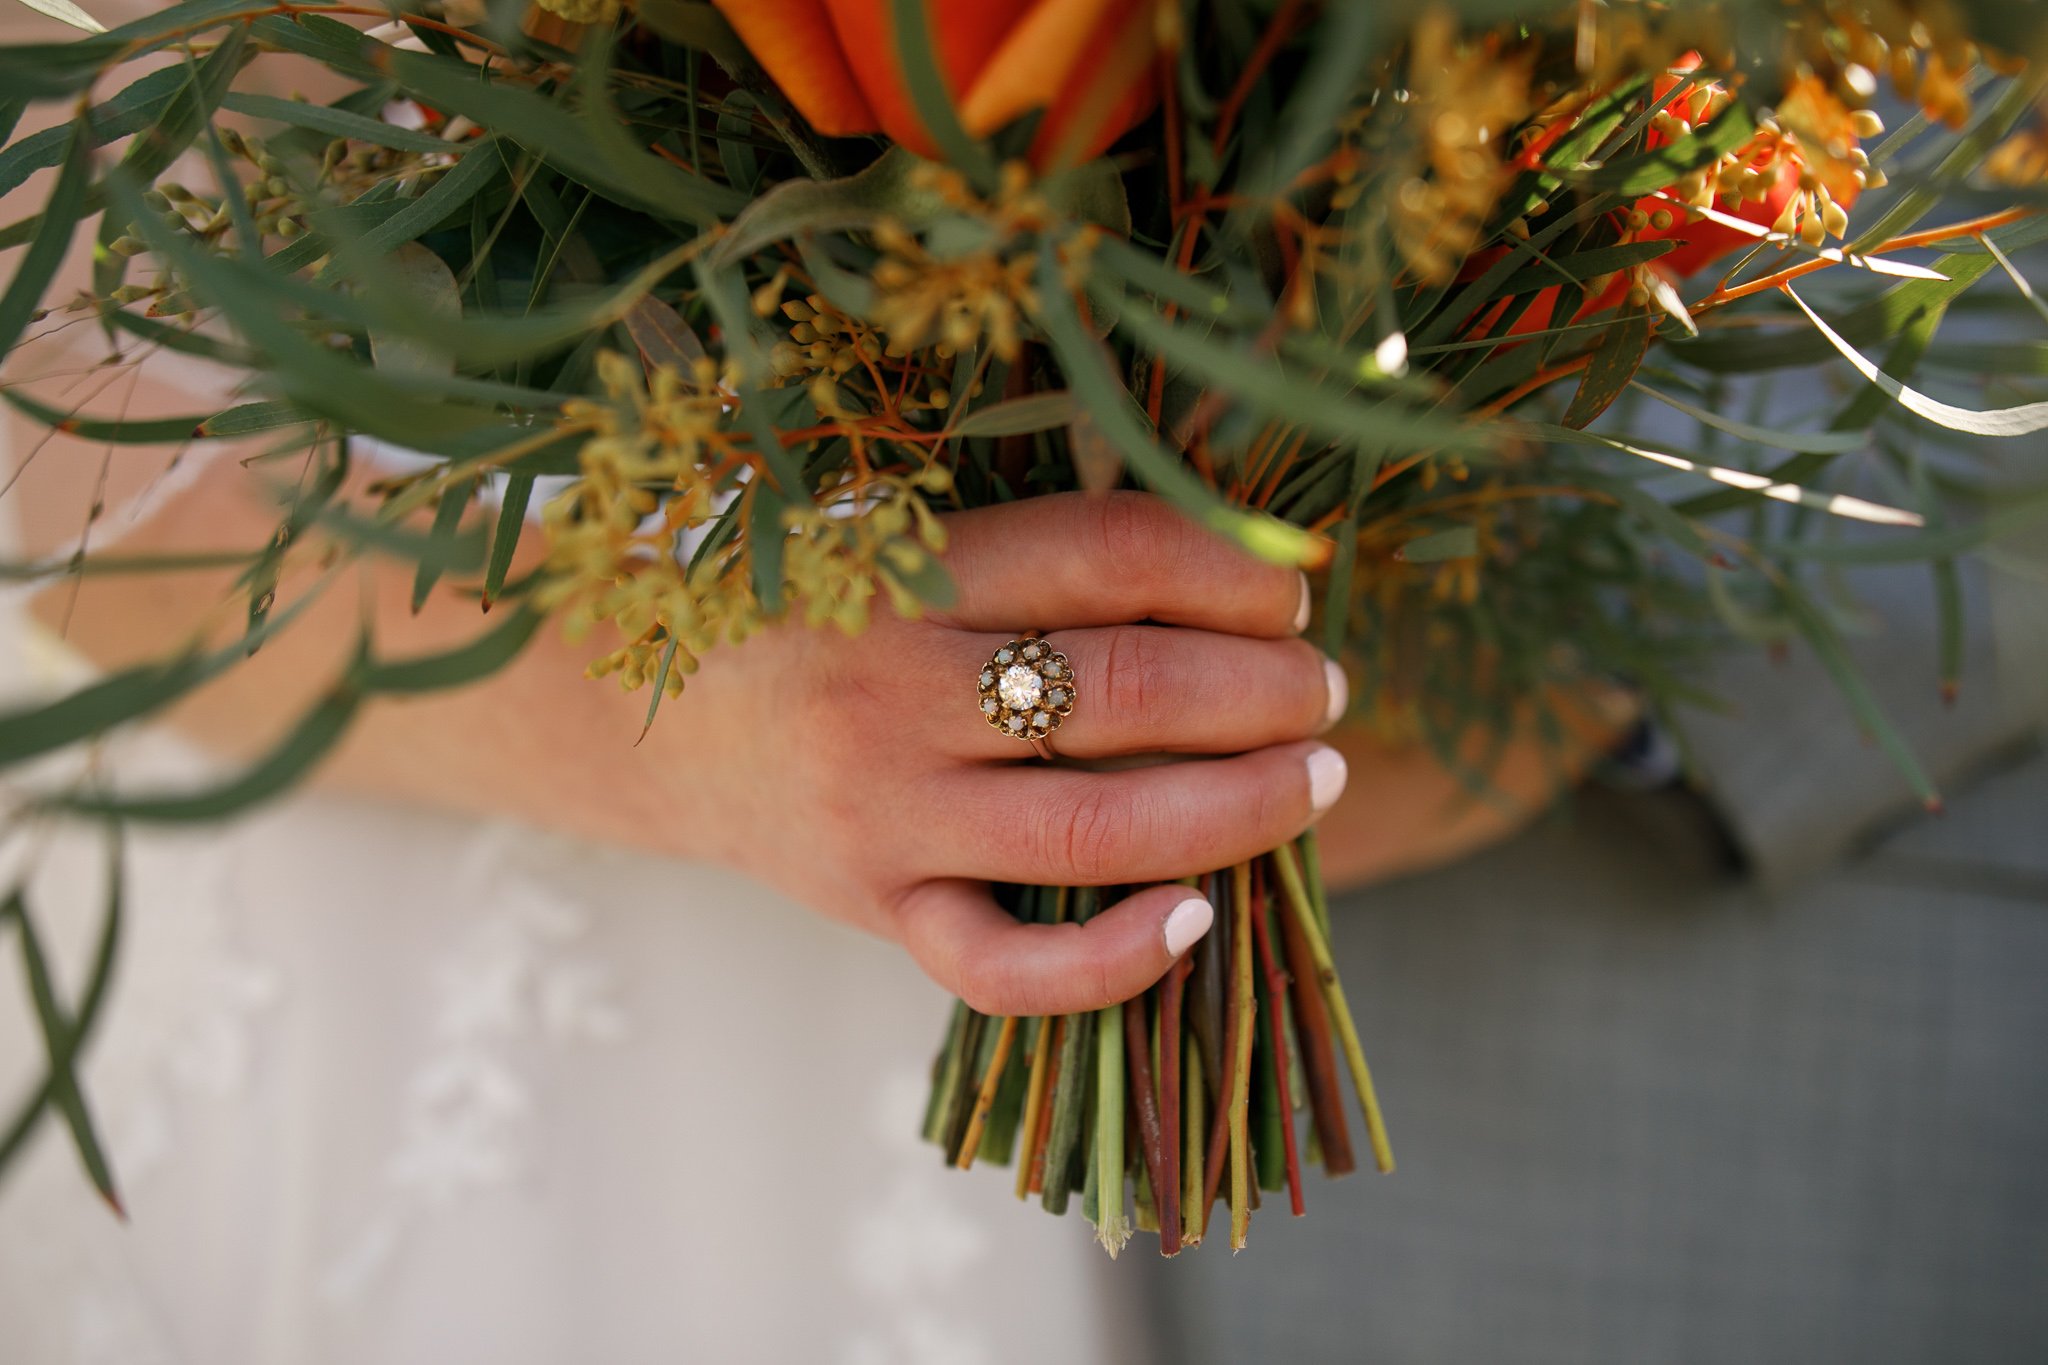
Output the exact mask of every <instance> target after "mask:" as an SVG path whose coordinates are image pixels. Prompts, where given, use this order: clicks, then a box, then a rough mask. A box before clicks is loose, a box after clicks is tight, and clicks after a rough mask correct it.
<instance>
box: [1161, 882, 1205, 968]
mask: <svg viewBox="0 0 2048 1365" xmlns="http://www.w3.org/2000/svg"><path fill="white" fill-rule="evenodd" d="M1215 922H1216V910H1215V908H1214V907H1213V906H1211V905H1210V904H1209V902H1207V901H1206V900H1203V899H1202V898H1201V897H1200V896H1190V897H1188V898H1187V899H1186V900H1184V901H1182V902H1181V903H1180V904H1179V905H1176V906H1174V907H1173V913H1171V914H1169V915H1168V916H1167V917H1166V951H1167V953H1168V955H1169V956H1172V957H1179V956H1180V955H1181V954H1182V953H1184V952H1186V951H1187V950H1188V949H1190V948H1192V947H1194V946H1195V943H1196V941H1197V940H1198V939H1200V938H1201V937H1202V935H1204V934H1206V933H1208V932H1209V926H1210V925H1212V924H1214V923H1215Z"/></svg>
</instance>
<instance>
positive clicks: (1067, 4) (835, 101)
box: [713, 0, 1157, 169]
mask: <svg viewBox="0 0 2048 1365" xmlns="http://www.w3.org/2000/svg"><path fill="white" fill-rule="evenodd" d="M713 3H715V4H716V5H717V7H718V9H719V10H720V12H722V13H723V14H724V15H725V18H726V21H727V22H728V23H730V24H731V25H732V26H733V30H734V31H735V32H737V33H738V34H739V36H740V39H741V41H743V42H744V43H746V45H747V50H748V51H750V52H752V53H753V54H754V57H755V60H757V61H759V62H760V63H761V65H762V66H763V67H764V68H766V69H767V72H768V74H769V75H770V76H772V77H774V79H775V83H776V85H777V86H778V87H780V88H781V90H782V93H783V94H784V95H786V96H788V98H789V101H790V103H792V104H794V105H795V106H796V107H797V109H798V110H799V111H800V112H801V113H802V114H803V116H804V117H805V118H806V119H809V120H810V123H811V126H812V127H814V128H816V129H817V130H818V131H819V132H821V133H825V134H827V135H829V136H832V137H848V136H851V135H853V134H857V133H886V134H888V135H889V136H890V137H891V138H893V139H895V140H896V141H897V142H900V143H902V144H903V145H904V146H906V147H908V148H909V149H910V150H912V151H913V152H916V153H917V154H918V155H920V156H927V157H936V156H937V155H938V147H937V145H936V143H934V142H933V140H932V137H931V134H930V132H929V131H928V130H927V129H926V128H925V126H924V121H923V120H922V119H920V118H919V117H918V116H917V110H916V107H915V105H914V104H913V102H912V100H911V97H910V91H909V88H908V86H907V85H906V83H905V81H904V79H903V71H902V65H901V62H900V59H899V57H898V54H897V46H896V33H895V24H894V21H893V17H892V15H893V9H894V6H893V5H892V3H891V0H713ZM1153 9H1154V5H1153V4H1152V3H1151V0H927V5H926V12H927V13H928V14H929V16H930V23H931V26H932V47H933V49H934V50H935V51H936V52H937V54H938V62H939V69H940V72H941V74H943V76H944V77H945V80H946V84H947V87H948V91H949V93H950V94H951V95H952V97H953V105H954V108H956V109H957V110H958V111H959V114H960V122H961V124H962V125H963V126H964V127H965V128H966V129H967V131H968V132H969V133H971V134H973V135H974V136H976V137H985V136H987V135H988V134H990V133H993V132H995V131H996V130H997V129H999V128H1001V127H1003V126H1004V125H1005V124H1008V123H1010V122H1012V121H1014V120H1016V119H1018V118H1021V117H1023V116H1024V115H1026V114H1028V113H1031V112H1032V111H1034V110H1038V109H1043V110H1045V117H1044V119H1043V120H1042V121H1041V122H1040V123H1039V125H1038V130H1037V133H1036V134H1035V136H1034V137H1033V140H1032V143H1031V152H1030V159H1031V161H1032V163H1033V164H1034V165H1036V166H1038V167H1039V168H1041V169H1044V168H1047V167H1051V166H1055V165H1060V164H1067V163H1072V162H1076V161H1085V160H1088V159H1089V158H1091V157H1094V156H1098V155H1100V154H1101V153H1102V152H1103V151H1104V150H1106V149H1107V148H1108V146H1109V144H1110V143H1112V142H1114V141H1116V140H1117V138H1118V137H1120V136H1122V135H1123V133H1124V132H1125V131H1126V130H1127V129H1129V128H1130V126H1131V125H1132V124H1134V123H1136V122H1137V121H1138V120H1139V119H1141V118H1143V117H1144V116H1145V114H1146V113H1147V112H1148V111H1149V110H1150V109H1151V107H1152V101H1153V99H1154V97H1155V94H1156V90H1155V83H1154V79H1153V72H1154V68H1155V65H1156V63H1155V57H1156V55H1157V47H1156V40H1155V38H1154V33H1153Z"/></svg>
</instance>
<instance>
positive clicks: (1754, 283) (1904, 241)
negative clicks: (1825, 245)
mask: <svg viewBox="0 0 2048 1365" xmlns="http://www.w3.org/2000/svg"><path fill="white" fill-rule="evenodd" d="M2037 212H2039V210H2038V209H2027V208H2012V209H2003V210H2001V211H2000V212H1997V213H1990V214H1986V215H1985V216H1984V217H1982V218H1972V219H1970V220H1968V221H1967V222H1962V223H1952V224H1950V225H1949V226H1947V227H1939V228H1929V229H1927V230H1926V231H1924V232H1909V233H1907V234H1906V235H1905V236H1903V237H1894V238H1893V239H1892V240H1891V241H1889V242H1880V243H1879V244H1878V245H1877V246H1875V247H1873V248H1871V251H1870V254H1871V255H1873V256H1880V255H1885V254H1887V253H1889V252H1893V251H1911V250H1913V249H1914V248H1916V247H1923V246H1934V245H1936V244H1937V243H1940V242H1952V241H1954V240H1956V239H1957V238H1959V237H1977V236H1981V235H1982V234H1984V233H1986V232H1989V231H1991V230H1992V229H1993V228H2001V227H2004V226H2006V225H2007V224H2008V223H2016V222H2019V221H2020V220H2021V219H2023V218H2030V217H2032V216H2033V215H2034V214H2035V213H2037ZM1840 264H1841V262H1840V261H1831V260H1827V259H1824V258H1823V259H1816V260H1807V261H1801V262H1800V263H1799V264H1798V265H1792V266H1787V267H1785V268H1784V269H1783V270H1780V271H1776V272H1774V273H1772V274H1769V275H1765V276H1763V277H1762V278H1761V279H1755V280H1751V281H1750V282H1749V283H1747V284H1738V285H1735V286H1733V287H1732V288H1731V287H1723V288H1720V289H1716V290H1715V291H1714V292H1713V293H1711V294H1709V295H1707V296H1706V297H1705V298H1703V299H1701V300H1700V301H1699V302H1698V303H1696V304H1694V305H1693V308H1692V313H1693V316H1694V317H1698V316H1699V315H1700V314H1701V313H1704V312H1706V311H1707V310H1709V309H1712V308H1719V307H1720V306H1721V305H1722V304H1725V303H1733V302H1735V301H1736V300H1737V299H1746V298H1748V297H1749V296H1750V295H1751V294H1762V293H1766V292H1768V291H1770V290H1773V289H1782V288H1784V287H1785V286H1786V285H1788V284H1790V283H1791V282H1792V281H1794V280H1796V279H1799V278H1801V277H1802V276H1806V275H1811V274H1813V273H1814V272H1815V271H1818V270H1826V269H1827V268H1828V267H1829V266H1833V265H1840Z"/></svg>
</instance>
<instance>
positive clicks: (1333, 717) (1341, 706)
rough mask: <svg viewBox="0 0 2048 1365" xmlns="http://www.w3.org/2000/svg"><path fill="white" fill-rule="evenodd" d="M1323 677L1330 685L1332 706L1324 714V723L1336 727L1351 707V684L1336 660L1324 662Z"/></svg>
mask: <svg viewBox="0 0 2048 1365" xmlns="http://www.w3.org/2000/svg"><path fill="white" fill-rule="evenodd" d="M1323 676H1324V677H1325V678H1327V679H1328V680H1329V683H1330V705H1329V707H1328V709H1327V710H1325V711H1324V712H1323V723H1324V724H1325V725H1335V724H1336V723H1337V722H1338V721H1340V720H1342V719H1343V718H1344V710H1345V708H1346V707H1348V706H1349V705H1351V682H1350V680H1349V679H1347V678H1346V677H1345V676H1344V670H1343V669H1342V668H1339V667H1338V666H1337V661H1336V660H1335V659H1325V660H1323Z"/></svg>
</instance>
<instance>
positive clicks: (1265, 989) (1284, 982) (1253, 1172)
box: [924, 833, 1394, 1256]
mask: <svg viewBox="0 0 2048 1365" xmlns="http://www.w3.org/2000/svg"><path fill="white" fill-rule="evenodd" d="M1188 885H1190V886H1197V885H1198V886H1199V887H1200V888H1201V890H1202V891H1203V893H1204V894H1205V895H1206V896H1208V898H1209V900H1210V903H1211V904H1213V905H1214V906H1215V907H1216V916H1217V918H1216V927H1215V929H1213V930H1212V931H1211V932H1210V933H1209V934H1208V935H1206V936H1205V937H1204V938H1203V939H1202V940H1201V941H1200V942H1199V943H1198V944H1196V946H1195V948H1194V950H1193V951H1192V952H1190V953H1188V954H1187V955H1186V956H1184V957H1182V958H1181V959H1180V960H1179V961H1178V962H1176V963H1175V964H1174V965H1173V967H1172V968H1171V969H1169V970H1168V971H1167V973H1166V975H1165V976H1164V977H1162V978H1161V979H1160V980H1159V981H1158V982H1157V983H1156V984H1155V985H1153V986H1152V988H1151V989H1149V990H1147V991H1146V992H1144V993H1143V994H1142V995H1139V996H1136V997H1134V998H1132V999H1130V1000H1126V1001H1124V1002H1123V1003H1122V1004H1116V1005H1109V1006H1106V1007H1104V1008H1102V1009H1099V1010H1094V1011H1091V1012H1087V1013H1082V1014H1066V1015H1050V1016H1046V1017H1044V1018H1031V1019H1023V1018H1007V1019H996V1018H991V1017H989V1016H988V1015H985V1014H980V1013H978V1012H976V1011H974V1010H972V1009H970V1008H968V1007H967V1005H965V1004H964V1003H956V1004H955V1005H954V1007H953V1016H952V1021H951V1023H950V1024H949V1026H948V1027H947V1030H946V1038H945V1042H944V1044H943V1045H942V1046H941V1047H940V1049H939V1053H938V1056H937V1057H936V1059H934V1061H933V1063H932V1093H931V1099H930V1102H929V1103H928V1104H927V1106H926V1109H925V1118H924V1135H925V1137H926V1139H927V1140H928V1141H931V1142H934V1143H936V1144H938V1146H939V1147H940V1148H941V1149H942V1150H943V1151H944V1153H945V1156H946V1161H947V1162H948V1164H950V1165H953V1166H957V1167H959V1168H960V1169H961V1170H966V1169H968V1168H969V1167H971V1166H973V1165H974V1163H975V1162H976V1161H988V1162H994V1163H996V1164H998V1165H1008V1164H1010V1163H1012V1162H1014V1163H1015V1165H1016V1170H1017V1176H1016V1192H1017V1198H1018V1199H1020V1200H1023V1199H1030V1198H1032V1197H1034V1196H1036V1197H1037V1199H1038V1200H1039V1202H1040V1203H1041V1204H1042V1205H1043V1206H1044V1208H1045V1209H1046V1211H1047V1212H1049V1213H1065V1212H1066V1211H1067V1209H1068V1207H1069V1205H1070V1203H1071V1201H1072V1198H1073V1196H1074V1195H1075V1194H1076V1193H1078V1194H1079V1195H1080V1196H1081V1213H1082V1216H1083V1217H1085V1218H1086V1219H1087V1220H1088V1221H1089V1222H1091V1223H1093V1224H1094V1225H1095V1235H1096V1238H1097V1240H1099V1241H1100V1242H1101V1243H1102V1245H1103V1247H1104V1249H1105V1250H1107V1251H1108V1252H1109V1254H1110V1255H1112V1256H1114V1255H1116V1254H1117V1253H1118V1252H1119V1251H1121V1250H1122V1249H1123V1247H1124V1244H1125V1243H1126V1242H1127V1241H1128V1240H1129V1239H1130V1236H1131V1231H1132V1227H1133V1220H1134V1219H1135V1226H1136V1229H1137V1230H1138V1231H1140V1232H1151V1233H1156V1234H1158V1237H1159V1251H1160V1254H1161V1255H1163V1256H1175V1255H1178V1254H1179V1253H1180V1252H1181V1251H1182V1250H1183V1249H1185V1248H1187V1247H1193V1246H1199V1245H1201V1243H1202V1241H1203V1240H1204V1238H1206V1237H1207V1236H1208V1235H1209V1228H1210V1214H1211V1212H1212V1211H1213V1210H1214V1208H1215V1206H1216V1202H1217V1200H1218V1199H1219V1198H1220V1199H1222V1200H1223V1201H1224V1203H1225V1205H1226V1206H1227V1208H1228V1212H1229V1220H1230V1233H1229V1235H1230V1246H1231V1249H1232V1250H1241V1249H1242V1248H1243V1247H1244V1245H1245V1242H1246V1238H1247V1235H1248V1232H1249V1228H1250V1225H1251V1216H1252V1211H1253V1210H1254V1209H1256V1208H1258V1207H1259V1205H1260V1203H1261V1196H1262V1194H1278V1193H1279V1192H1280V1191H1281V1190H1283V1189H1284V1190H1285V1191H1286V1192H1287V1202H1288V1207H1289V1209H1290V1210H1291V1211H1292V1212H1293V1214H1294V1215H1295V1216H1296V1217H1297V1218H1298V1217H1300V1216H1301V1215H1302V1213H1303V1212H1304V1211H1305V1208H1306V1193H1305V1191H1304V1189H1303V1180H1302V1167H1303V1164H1304V1159H1305V1160H1306V1162H1308V1163H1311V1164H1313V1163H1316V1162H1320V1163H1321V1165H1322V1167H1323V1170H1324V1171H1325V1172H1326V1173H1328V1174H1330V1175H1333V1176H1336V1175H1344V1174H1347V1173H1349V1172H1351V1171H1353V1170H1356V1169H1357V1166H1358V1156H1357V1153H1356V1149H1355V1147H1354V1145H1353V1139H1352V1130H1351V1124H1350V1122H1349V1120H1348V1119H1347V1117H1346V1114H1345V1106H1344V1098H1343V1094H1342V1091H1341V1089H1340V1086H1339V1081H1338V1076H1339V1058H1340V1056H1341V1058H1342V1067H1343V1070H1345V1071H1348V1072H1349V1073H1350V1077H1351V1085H1352V1089H1353V1091H1354V1093H1355V1094H1356V1095H1357V1097H1358V1101H1359V1104H1360V1106H1361V1108H1362V1110H1363V1113H1364V1117H1365V1137H1366V1143H1367V1145H1368V1146H1370V1148H1371V1149H1372V1161H1373V1164H1374V1166H1376V1167H1377V1168H1378V1169H1379V1170H1381V1171H1383V1172H1384V1171H1391V1170H1393V1169H1394V1153H1393V1148H1392V1146H1391V1145H1390V1143H1389V1142H1388V1139H1387V1129H1386V1123H1385V1121H1384V1120H1383V1118H1382V1117H1381V1114H1380V1106H1379V1097H1378V1095H1377V1093H1376V1092H1375V1090H1374V1088H1373V1080H1372V1071H1371V1068H1370V1067H1368V1066H1367V1065H1366V1060H1365V1049H1364V1046H1363V1044H1361V1043H1360V1041H1359V1037H1358V1027H1357V1024H1356V1022H1355V1021H1354V1020H1353V1018H1352V1015H1351V1007H1350V1004H1349V1003H1348V1002H1347V1001H1346V999H1345V996H1344V987H1343V984H1342V983H1341V982H1340V981H1339V980H1338V979H1337V966H1336V961H1335V959H1334V958H1333V957H1332V956H1331V951H1330V908H1329V903H1328V900H1327V898H1326V897H1325V895H1324V894H1323V885H1322V877H1321V874H1320V870H1319V867H1318V860H1317V855H1316V843H1315V836H1314V834H1313V833H1309V834H1305V835H1303V836H1302V837H1301V838H1300V839H1299V840H1297V841H1295V842H1294V843H1292V844H1289V845H1285V846H1283V847H1281V848H1277V849H1274V850H1273V851H1272V852H1271V853H1268V854H1265V855H1263V856H1261V857H1259V858H1255V859H1253V860H1252V861H1250V862H1245V863H1239V864H1237V865H1236V866H1234V867H1228V868H1223V869H1220V870H1217V871H1213V872H1209V873H1206V874H1204V875H1202V876H1201V877H1193V878H1189V879H1188ZM1009 890H1010V898H1009V904H1010V908H1011V911H1012V913H1014V914H1015V915H1016V916H1017V917H1018V918H1019V919H1022V920H1025V921H1028V922H1035V923H1042V924H1058V923H1063V922H1066V921H1068V920H1072V921H1075V922H1080V921H1085V920H1087V919H1088V918H1089V917H1090V916H1092V915H1094V914H1095V912H1096V911H1097V909H1098V908H1100V907H1101V906H1102V905H1103V904H1104V903H1105V901H1106V900H1108V899H1112V897H1109V896H1107V895H1106V894H1105V893H1104V892H1103V891H1101V890H1099V889H1098V888H1095V887H1064V886H1062V887H1049V886H1025V887H1013V888H1010V889H1009ZM1304 1110H1305V1111H1306V1113H1307V1119H1308V1122H1307V1124H1306V1135H1305V1137H1304V1133H1303V1125H1302V1124H1301V1123H1300V1122H1299V1121H1298V1118H1297V1116H1298V1114H1299V1113H1300V1112H1301V1111H1304Z"/></svg>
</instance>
